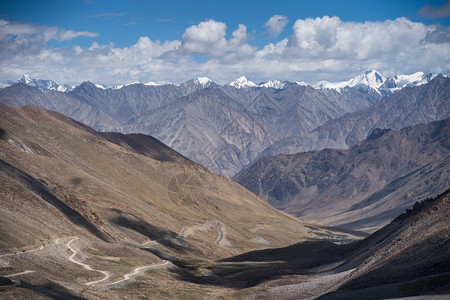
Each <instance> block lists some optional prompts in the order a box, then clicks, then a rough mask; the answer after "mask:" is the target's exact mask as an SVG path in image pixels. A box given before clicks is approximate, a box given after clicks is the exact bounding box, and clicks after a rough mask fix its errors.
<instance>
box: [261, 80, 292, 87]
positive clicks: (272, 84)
mask: <svg viewBox="0 0 450 300" xmlns="http://www.w3.org/2000/svg"><path fill="white" fill-rule="evenodd" d="M285 85H286V83H285V82H283V81H279V80H270V81H267V82H265V83H262V84H260V85H259V86H260V87H265V88H274V89H282V88H284V86H285Z"/></svg>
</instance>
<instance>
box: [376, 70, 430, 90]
mask: <svg viewBox="0 0 450 300" xmlns="http://www.w3.org/2000/svg"><path fill="white" fill-rule="evenodd" d="M434 77H436V75H432V74H431V73H430V74H425V73H424V72H416V73H414V74H410V75H395V76H392V77H389V78H388V79H387V80H386V83H385V84H384V86H383V87H384V88H386V89H388V90H389V91H391V92H395V91H397V90H401V89H402V88H404V87H406V86H418V85H422V84H425V83H428V82H429V81H430V80H431V79H433V78H434Z"/></svg>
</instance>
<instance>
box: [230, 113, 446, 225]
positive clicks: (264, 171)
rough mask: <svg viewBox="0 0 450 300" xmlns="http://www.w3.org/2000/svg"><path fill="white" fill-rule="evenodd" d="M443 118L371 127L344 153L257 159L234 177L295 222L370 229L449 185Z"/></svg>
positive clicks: (303, 154) (320, 153) (330, 152)
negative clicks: (396, 126)
mask: <svg viewBox="0 0 450 300" xmlns="http://www.w3.org/2000/svg"><path fill="white" fill-rule="evenodd" d="M449 132H450V119H445V120H443V121H438V122H432V123H429V124H426V125H417V126H414V127H407V128H404V129H402V130H400V131H395V130H392V131H390V130H375V131H373V132H372V134H371V136H369V138H368V139H367V140H365V141H363V142H360V143H359V144H357V145H355V146H353V147H351V148H350V149H348V150H334V149H325V150H321V151H315V152H305V153H298V154H292V155H278V156H273V157H263V158H261V159H259V160H258V161H256V162H255V163H254V164H252V165H251V166H250V167H249V168H247V169H245V170H243V171H241V172H240V173H238V174H237V175H236V176H235V177H234V180H236V181H237V182H239V183H240V184H242V185H243V186H244V187H246V188H247V189H249V190H250V191H252V192H254V193H255V194H257V195H259V196H260V197H263V198H265V199H267V200H268V201H269V203H271V204H272V205H274V206H275V207H277V208H279V209H282V210H284V211H286V212H289V213H291V214H294V215H296V216H298V217H300V218H302V219H307V220H310V221H315V222H319V223H321V224H327V225H333V226H342V227H344V228H349V229H353V230H364V231H369V232H370V231H373V230H375V229H377V228H379V227H381V226H382V225H384V224H386V223H387V222H389V221H390V220H391V219H392V218H393V217H395V216H396V215H397V214H398V213H400V212H401V211H403V210H404V209H405V208H406V207H409V206H410V205H412V204H413V203H414V202H415V201H417V200H419V199H421V198H424V197H427V196H429V195H433V194H436V193H439V192H442V191H443V190H444V189H446V188H447V187H448V186H450V176H449V173H450V144H449V138H448V133H449Z"/></svg>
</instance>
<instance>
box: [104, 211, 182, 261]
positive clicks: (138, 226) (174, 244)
mask: <svg viewBox="0 0 450 300" xmlns="http://www.w3.org/2000/svg"><path fill="white" fill-rule="evenodd" d="M113 212H114V213H115V214H116V216H115V217H114V218H112V220H111V221H112V222H113V223H114V224H116V225H119V226H121V227H124V228H127V229H131V230H133V231H135V232H137V233H140V234H142V235H144V236H146V237H148V238H149V239H150V240H152V241H156V242H158V243H159V244H161V245H163V246H165V247H167V248H169V249H171V250H174V251H177V252H178V253H185V252H186V250H187V249H189V244H188V243H187V242H185V241H184V240H183V239H181V238H178V235H177V234H176V233H175V232H173V231H170V230H167V229H164V228H161V227H158V226H155V225H153V224H150V223H148V222H146V221H145V220H143V219H141V218H139V217H137V216H135V215H133V214H130V213H126V212H123V211H120V210H117V209H113Z"/></svg>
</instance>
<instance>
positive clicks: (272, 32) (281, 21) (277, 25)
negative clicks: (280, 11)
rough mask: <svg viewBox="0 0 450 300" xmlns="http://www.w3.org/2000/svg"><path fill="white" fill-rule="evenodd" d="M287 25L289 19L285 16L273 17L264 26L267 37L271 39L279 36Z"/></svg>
mask: <svg viewBox="0 0 450 300" xmlns="http://www.w3.org/2000/svg"><path fill="white" fill-rule="evenodd" d="M287 23H289V19H288V18H287V17H286V16H282V15H274V16H273V17H271V18H270V19H269V20H268V21H267V22H266V23H265V24H264V27H266V28H267V32H268V34H269V37H271V38H273V37H277V36H279V35H280V33H281V32H282V31H283V30H284V27H286V24H287Z"/></svg>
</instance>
